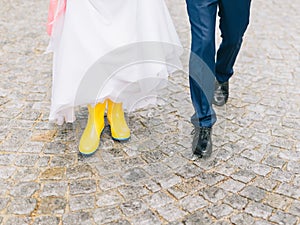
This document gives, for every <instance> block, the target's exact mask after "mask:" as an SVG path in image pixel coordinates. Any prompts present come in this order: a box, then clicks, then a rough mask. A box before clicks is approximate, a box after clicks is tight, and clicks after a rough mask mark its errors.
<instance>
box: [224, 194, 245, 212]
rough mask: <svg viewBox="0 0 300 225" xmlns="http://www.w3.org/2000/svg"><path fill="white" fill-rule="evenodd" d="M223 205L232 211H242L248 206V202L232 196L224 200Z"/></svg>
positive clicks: (235, 195) (234, 195) (237, 196)
mask: <svg viewBox="0 0 300 225" xmlns="http://www.w3.org/2000/svg"><path fill="white" fill-rule="evenodd" d="M224 203H226V204H227V205H229V206H231V207H232V208H234V209H238V210H242V209H244V207H245V206H246V205H247V204H248V200H247V199H246V198H244V197H242V196H240V195H238V194H232V195H229V196H227V197H226V198H225V199H224Z"/></svg>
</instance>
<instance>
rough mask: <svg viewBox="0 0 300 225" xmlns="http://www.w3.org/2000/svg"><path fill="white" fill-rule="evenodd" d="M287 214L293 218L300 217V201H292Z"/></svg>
mask: <svg viewBox="0 0 300 225" xmlns="http://www.w3.org/2000/svg"><path fill="white" fill-rule="evenodd" d="M288 213H291V214H293V215H295V216H298V217H300V201H299V200H296V201H293V202H292V204H291V206H290V208H289V209H288Z"/></svg>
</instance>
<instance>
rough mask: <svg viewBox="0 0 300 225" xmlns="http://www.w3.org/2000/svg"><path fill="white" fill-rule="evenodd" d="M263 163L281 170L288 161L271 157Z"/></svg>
mask: <svg viewBox="0 0 300 225" xmlns="http://www.w3.org/2000/svg"><path fill="white" fill-rule="evenodd" d="M263 163H264V164H266V165H269V166H271V167H276V168H279V169H281V168H282V167H283V166H284V165H285V163H286V161H285V160H283V159H280V158H278V157H277V156H273V155H270V156H268V157H267V158H266V159H265V160H264V161H263Z"/></svg>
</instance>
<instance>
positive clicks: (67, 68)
mask: <svg viewBox="0 0 300 225" xmlns="http://www.w3.org/2000/svg"><path fill="white" fill-rule="evenodd" d="M48 50H49V51H53V53H54V55H53V81H52V98H51V109H50V118H49V120H50V121H51V122H56V123H58V124H62V123H64V122H73V121H74V120H75V116H74V110H75V107H76V106H79V105H86V104H95V103H97V102H102V101H104V100H105V99H107V98H110V99H111V100H113V101H115V102H123V105H124V108H125V110H126V109H127V110H132V109H134V108H136V107H138V106H137V105H142V106H144V105H147V104H149V103H153V99H155V95H156V91H157V90H159V89H160V88H162V87H164V86H165V83H166V82H163V81H167V79H168V75H169V74H171V73H172V72H173V71H174V70H177V69H180V67H181V64H180V60H179V57H180V55H181V53H182V49H181V44H180V41H179V38H178V36H177V33H176V30H175V27H174V25H173V23H172V19H171V17H170V15H169V12H168V9H167V6H166V4H165V2H164V0H67V7H66V11H65V14H64V15H63V16H61V17H60V18H59V19H58V20H57V21H56V22H55V24H54V26H53V34H52V37H51V40H50V43H49V46H48ZM149 96H152V97H153V98H152V97H151V98H147V97H149ZM149 99H150V100H149ZM137 102H139V103H140V102H142V104H136V103H137Z"/></svg>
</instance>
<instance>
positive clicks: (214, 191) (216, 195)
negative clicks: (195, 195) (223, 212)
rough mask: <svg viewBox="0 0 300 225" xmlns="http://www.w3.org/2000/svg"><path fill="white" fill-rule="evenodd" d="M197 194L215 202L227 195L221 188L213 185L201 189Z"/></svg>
mask: <svg viewBox="0 0 300 225" xmlns="http://www.w3.org/2000/svg"><path fill="white" fill-rule="evenodd" d="M199 194H200V195H201V196H203V197H204V198H205V199H206V200H208V201H210V202H212V203H217V202H218V201H220V200H222V199H224V198H225V197H226V195H227V193H226V192H225V191H224V190H223V189H221V188H218V187H214V186H213V187H209V188H203V189H201V190H200V191H199Z"/></svg>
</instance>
